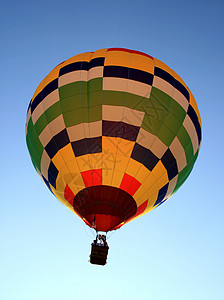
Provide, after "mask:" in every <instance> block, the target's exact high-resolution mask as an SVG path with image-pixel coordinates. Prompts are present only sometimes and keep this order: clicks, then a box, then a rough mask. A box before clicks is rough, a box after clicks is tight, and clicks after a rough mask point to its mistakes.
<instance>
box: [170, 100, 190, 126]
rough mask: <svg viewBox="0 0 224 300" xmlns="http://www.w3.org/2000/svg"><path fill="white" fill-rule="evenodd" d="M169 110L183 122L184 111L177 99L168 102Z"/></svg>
mask: <svg viewBox="0 0 224 300" xmlns="http://www.w3.org/2000/svg"><path fill="white" fill-rule="evenodd" d="M169 111H170V112H171V113H172V114H173V115H174V116H175V117H176V118H177V119H178V120H179V121H180V122H181V123H183V121H184V119H185V117H186V114H187V113H186V111H185V110H184V109H183V107H182V106H180V104H179V103H177V101H175V100H172V101H171V103H170V107H169Z"/></svg>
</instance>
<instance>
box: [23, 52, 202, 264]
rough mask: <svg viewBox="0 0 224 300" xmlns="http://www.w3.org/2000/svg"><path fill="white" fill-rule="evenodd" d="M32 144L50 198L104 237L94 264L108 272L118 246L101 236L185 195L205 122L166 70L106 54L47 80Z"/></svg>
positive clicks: (139, 57)
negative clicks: (108, 259) (110, 245)
mask: <svg viewBox="0 0 224 300" xmlns="http://www.w3.org/2000/svg"><path fill="white" fill-rule="evenodd" d="M26 141H27V146H28V150H29V153H30V156H31V160H32V162H33V165H34V167H35V169H36V170H37V172H38V173H39V175H40V176H41V178H42V179H43V181H44V183H45V184H46V186H47V187H48V189H49V190H50V191H51V192H52V193H53V194H54V195H55V196H56V197H57V198H58V199H59V200H60V201H61V202H62V203H63V204H64V205H66V206H67V207H68V208H69V209H70V210H72V211H73V212H74V213H75V214H76V215H77V216H79V217H80V218H81V219H82V220H83V221H84V222H85V223H86V224H87V225H88V226H89V227H91V228H94V229H95V230H96V232H97V236H96V240H95V242H94V243H93V244H92V253H91V255H92V256H90V262H92V263H96V264H97V263H98V264H102V265H103V264H105V263H106V256H107V252H108V245H107V243H106V239H105V236H104V235H99V234H98V232H100V231H102V232H105V233H107V232H108V231H112V230H116V229H118V228H120V227H121V226H123V225H124V224H126V223H127V222H130V221H131V220H133V219H135V218H137V217H139V216H142V215H144V214H146V213H148V212H149V211H151V210H152V209H154V208H155V207H157V206H159V205H161V204H162V203H164V202H165V201H166V200H167V199H168V198H169V197H170V196H171V195H172V194H173V193H174V192H176V191H177V190H178V189H179V187H180V186H181V185H182V184H183V183H184V181H185V180H186V179H187V177H188V176H189V174H190V172H191V170H192V168H193V165H194V163H195V160H196V158H197V156H198V152H199V149H200V145H201V119H200V115H199V111H198V108H197V104H196V102H195V99H194V97H193V95H192V93H191V91H190V90H189V88H188V87H187V86H186V84H185V83H184V81H183V80H182V79H181V78H180V76H178V75H177V74H176V73H175V72H174V71H173V70H172V69H171V68H169V67H168V66H167V65H166V64H164V63H163V62H161V61H160V60H158V59H156V58H153V57H152V56H150V55H148V54H145V53H142V52H139V51H134V50H129V49H123V48H109V49H101V50H97V51H95V52H88V53H82V54H78V55H75V56H73V57H71V58H70V59H68V60H66V61H64V62H62V63H61V64H59V65H58V66H56V67H55V68H54V69H53V70H52V71H51V72H50V73H49V74H48V75H47V76H46V77H45V78H44V79H43V81H42V82H41V83H40V85H39V86H38V88H37V89H36V91H35V93H34V95H33V97H32V99H31V101H30V104H29V107H28V111H27V122H26ZM100 247H101V248H100ZM103 248H104V250H102V249H103ZM101 250H102V251H101ZM100 251H101V252H104V253H103V254H102V253H101V252H100Z"/></svg>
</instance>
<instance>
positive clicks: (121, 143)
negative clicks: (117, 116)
mask: <svg viewBox="0 0 224 300" xmlns="http://www.w3.org/2000/svg"><path fill="white" fill-rule="evenodd" d="M134 144H135V142H131V141H127V140H124V139H121V138H118V149H117V155H123V156H127V157H129V156H131V153H132V150H133V147H134Z"/></svg>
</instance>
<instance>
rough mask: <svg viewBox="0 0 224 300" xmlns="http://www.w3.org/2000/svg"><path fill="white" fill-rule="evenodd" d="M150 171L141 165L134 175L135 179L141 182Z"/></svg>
mask: <svg viewBox="0 0 224 300" xmlns="http://www.w3.org/2000/svg"><path fill="white" fill-rule="evenodd" d="M150 173H151V172H150V171H149V169H147V168H146V167H145V166H143V165H141V167H140V169H139V170H138V173H137V174H136V175H135V179H137V180H138V181H139V182H141V183H143V182H144V181H145V179H146V178H147V177H148V176H149V174H150Z"/></svg>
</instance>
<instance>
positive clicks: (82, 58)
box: [60, 52, 92, 67]
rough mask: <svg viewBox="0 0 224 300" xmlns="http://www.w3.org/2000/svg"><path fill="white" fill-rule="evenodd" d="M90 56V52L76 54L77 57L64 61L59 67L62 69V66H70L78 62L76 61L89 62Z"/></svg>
mask: <svg viewBox="0 0 224 300" xmlns="http://www.w3.org/2000/svg"><path fill="white" fill-rule="evenodd" d="M91 56H92V53H91V52H87V53H81V54H77V55H75V56H73V57H71V58H69V59H67V60H66V61H64V62H63V63H62V64H61V65H60V66H61V67H64V66H67V65H69V64H72V63H74V62H78V61H90V59H91Z"/></svg>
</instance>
